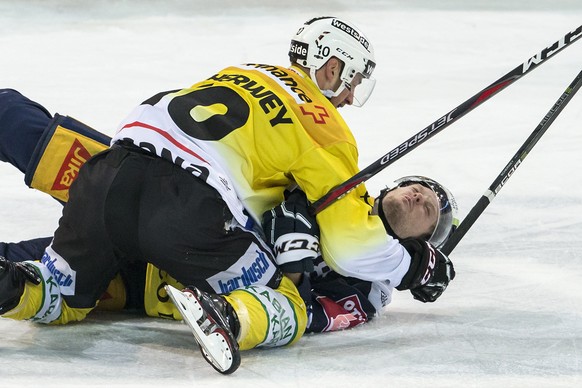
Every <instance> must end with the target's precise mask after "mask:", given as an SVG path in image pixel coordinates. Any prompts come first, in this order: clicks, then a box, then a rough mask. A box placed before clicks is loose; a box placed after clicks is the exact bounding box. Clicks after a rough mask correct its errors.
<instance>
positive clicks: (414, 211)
mask: <svg viewBox="0 0 582 388" xmlns="http://www.w3.org/2000/svg"><path fill="white" fill-rule="evenodd" d="M382 208H383V210H384V213H385V216H386V219H387V220H388V223H389V224H390V226H391V227H392V229H393V230H394V233H396V234H397V235H398V236H400V237H401V238H408V237H428V236H430V235H431V234H432V232H433V230H434V228H435V226H436V223H437V220H438V212H439V203H438V199H437V197H436V195H435V193H434V192H433V191H432V190H431V189H429V188H428V187H425V186H423V185H421V184H418V183H414V184H411V185H408V186H402V187H397V188H395V189H394V190H391V191H389V192H388V193H387V194H386V195H385V196H384V198H383V199H382Z"/></svg>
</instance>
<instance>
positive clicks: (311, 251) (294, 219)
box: [263, 189, 319, 273]
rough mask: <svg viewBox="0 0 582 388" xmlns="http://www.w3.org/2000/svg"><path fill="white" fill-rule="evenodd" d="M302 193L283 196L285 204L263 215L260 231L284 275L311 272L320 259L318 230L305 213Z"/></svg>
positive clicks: (286, 193) (306, 209)
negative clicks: (262, 231)
mask: <svg viewBox="0 0 582 388" xmlns="http://www.w3.org/2000/svg"><path fill="white" fill-rule="evenodd" d="M308 206H309V204H308V202H307V197H306V196H305V193H304V192H303V191H301V190H298V189H297V190H294V191H293V192H291V193H289V192H287V191H286V192H285V201H283V202H282V203H281V204H280V205H279V206H276V207H274V208H273V209H271V210H270V211H267V212H265V214H263V230H264V231H265V234H266V237H267V243H268V244H270V246H271V248H272V249H273V252H274V253H275V260H276V261H277V264H278V265H279V268H281V270H282V271H283V272H288V273H289V272H291V273H303V272H311V271H313V260H314V259H315V258H317V256H319V226H318V225H317V222H316V220H315V216H313V215H311V214H310V213H309V211H308Z"/></svg>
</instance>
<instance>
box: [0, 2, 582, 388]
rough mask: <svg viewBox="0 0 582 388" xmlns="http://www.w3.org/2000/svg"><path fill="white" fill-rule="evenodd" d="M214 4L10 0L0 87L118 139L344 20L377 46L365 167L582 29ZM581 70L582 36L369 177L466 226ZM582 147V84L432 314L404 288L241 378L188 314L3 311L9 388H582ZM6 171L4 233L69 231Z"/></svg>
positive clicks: (354, 113)
mask: <svg viewBox="0 0 582 388" xmlns="http://www.w3.org/2000/svg"><path fill="white" fill-rule="evenodd" d="M206 2H207V1H206V0H205V1H201V0H192V1H186V0H166V1H159V2H158V1H149V0H148V1H145V0H144V1H138V0H118V1H114V0H106V1H99V0H96V1H91V2H89V1H76V0H44V1H43V0H35V1H24V0H22V1H20V0H12V1H9V0H0V88H1V87H11V88H14V89H18V90H20V91H21V92H22V93H23V94H25V95H27V96H28V97H30V98H32V99H35V100H37V101H39V102H41V103H42V104H44V105H45V106H46V107H47V108H48V109H49V110H50V111H52V112H59V113H61V114H68V115H71V116H74V117H76V118H78V119H80V120H81V121H84V122H86V123H87V124H89V125H91V126H93V127H95V128H97V129H100V130H101V131H103V132H106V133H108V134H110V135H111V134H112V133H113V131H114V129H115V127H116V125H117V123H118V122H119V121H121V119H122V118H123V117H124V116H125V115H126V114H127V113H129V111H130V110H131V109H132V108H133V107H134V106H135V105H136V104H138V103H140V102H141V101H143V100H145V99H146V98H148V97H150V96H151V95H153V94H155V93H157V92H159V91H163V90H170V89H176V88H180V87H184V86H188V85H190V84H192V83H194V82H196V81H198V80H200V79H203V78H206V77H208V76H210V75H212V74H214V72H216V71H217V70H220V69H222V68H223V67H226V66H228V65H233V64H238V63H243V62H251V61H252V62H256V61H259V62H264V63H273V64H286V63H287V49H288V41H289V39H290V36H291V35H292V33H294V32H295V31H296V29H297V28H298V26H300V25H301V24H302V23H303V22H304V21H305V20H307V19H309V18H311V17H312V16H318V15H336V16H341V17H345V18H347V19H350V20H353V21H354V22H356V23H357V24H359V25H360V26H361V27H362V29H363V30H364V31H365V32H366V33H367V35H368V37H369V38H370V40H371V41H372V43H373V44H374V46H375V50H376V58H377V63H378V66H377V69H376V72H375V74H374V75H375V78H376V79H377V86H376V90H375V92H374V94H373V95H372V98H371V99H370V101H369V102H368V104H367V105H366V106H365V107H364V108H362V109H358V108H344V109H343V111H344V116H345V117H346V119H347V121H348V123H349V124H350V126H351V128H352V129H353V131H354V133H355V136H356V138H357V139H358V142H359V146H360V165H361V167H365V166H367V165H368V164H370V163H371V162H373V161H374V160H376V159H377V158H379V157H380V156H382V155H383V154H385V153H386V152H388V151H390V150H391V149H392V148H394V147H395V146H397V145H398V144H400V143H401V142H402V141H404V140H405V139H407V138H408V137H410V136H412V135H414V134H415V133H417V132H419V131H420V130H421V129H423V128H424V127H425V126H427V125H428V124H430V123H432V122H433V121H434V120H436V119H437V118H438V117H440V116H442V115H443V114H445V113H447V112H448V111H449V110H451V109H452V108H454V107H456V106H457V105H459V104H460V103H461V102H463V101H465V100H466V99H468V98H469V97H471V96H472V95H474V94H475V93H477V92H478V91H480V90H481V89H482V88H484V87H485V86H487V85H489V84H490V83H492V82H493V81H495V80H497V79H498V78H499V77H501V76H502V75H504V74H506V73H507V72H508V71H509V70H511V69H513V68H514V67H516V66H517V65H519V64H520V63H522V62H524V61H525V60H526V59H528V58H529V57H531V56H532V55H534V54H536V53H537V52H539V51H541V50H542V49H543V48H544V47H546V46H547V45H549V44H550V43H553V42H554V41H556V40H558V39H559V38H561V37H562V36H564V35H565V34H566V33H567V32H568V31H572V30H574V29H575V28H577V27H578V26H580V24H582V1H580V0H569V1H567V0H542V1H540V0H492V1H487V0H479V1H471V0H446V1H440V0H432V1H431V0H416V1H415V0H411V1H404V0H400V1H396V0H392V1H381V0H360V1H345V0H341V1H334V2H331V1H329V2H327V1H322V0H310V1H307V0H295V1H293V2H281V1H277V2H268V1H264V3H265V4H263V2H261V1H258V0H252V1H251V0H243V1H238V0H227V1H223V0H214V1H211V2H210V4H204V3H206ZM275 3H276V4H277V5H275ZM243 4H244V5H243ZM332 4H333V6H332ZM580 70H582V43H581V42H576V43H575V44H573V45H572V46H571V47H569V48H567V49H566V50H564V51H563V52H561V53H559V54H558V55H556V57H554V58H552V59H551V60H550V61H548V62H547V63H544V64H543V66H541V67H539V69H536V70H535V71H533V72H532V73H531V74H528V75H527V76H525V77H524V78H523V79H520V80H518V81H517V82H516V83H515V84H513V85H511V86H509V87H508V88H507V89H506V90H504V91H502V92H501V93H500V94H498V95H496V96H494V97H493V98H492V99H491V100H490V101H488V102H486V103H484V104H483V105H482V106H480V107H478V108H477V109H476V110H474V111H473V112H471V113H469V114H468V115H467V116H465V117H463V118H461V119H460V120H459V121H458V122H456V123H454V124H453V125H451V126H450V127H449V128H447V129H445V130H444V131H443V132H442V133H440V134H438V135H437V136H436V137H435V138H433V139H431V140H430V141H429V142H427V143H426V144H424V145H422V146H421V147H418V148H417V149H416V150H414V151H413V152H412V153H410V154H409V155H407V156H405V157H404V158H402V159H401V160H400V161H398V162H396V163H394V164H393V165H391V166H390V167H388V168H387V169H386V170H384V171H383V172H382V173H380V174H379V175H377V176H376V177H374V178H372V179H371V180H370V181H369V182H368V184H367V186H368V188H369V189H370V191H372V192H377V191H378V190H379V189H380V188H382V187H384V183H387V182H391V181H392V180H393V179H395V178H398V177H400V176H403V175H408V174H422V175H427V176H430V177H433V178H435V179H437V180H439V181H441V182H442V183H444V184H445V185H446V186H448V187H449V188H450V189H451V190H452V191H453V192H454V193H455V194H456V197H457V200H458V202H459V204H460V206H461V217H464V216H465V215H466V214H467V212H468V211H469V210H470V208H471V207H472V206H473V205H474V204H475V202H476V201H477V200H478V199H479V197H480V196H481V195H482V194H483V193H484V191H485V189H486V188H487V187H488V186H489V185H490V184H491V182H492V181H493V180H494V179H495V177H497V175H498V174H499V173H500V171H501V169H502V168H503V167H504V166H505V164H506V163H507V162H508V161H509V159H510V157H511V156H512V155H513V154H514V153H515V152H516V151H517V149H518V148H519V146H520V145H521V144H522V143H523V141H525V139H526V138H527V137H528V136H529V134H530V133H531V131H532V130H533V129H534V128H535V127H536V125H537V124H538V123H539V122H540V120H541V119H542V118H543V117H544V115H545V114H546V112H547V111H548V110H549V109H550V107H551V106H552V105H553V104H554V102H555V101H556V99H557V98H558V97H559V96H560V94H561V93H562V92H563V90H564V89H565V88H566V86H567V85H568V84H569V83H570V82H571V81H572V79H573V78H574V77H575V76H576V74H578V72H579V71H580ZM581 148H582V93H580V95H578V96H576V97H575V98H574V99H573V100H572V102H571V103H570V105H569V106H568V107H566V109H565V110H564V111H563V113H562V114H561V115H560V116H559V117H558V119H557V120H556V121H555V122H554V124H553V125H552V127H551V128H550V129H549V130H548V132H547V133H546V134H545V135H544V137H543V138H542V139H541V140H540V142H539V144H538V145H537V146H536V148H534V150H533V151H532V152H531V153H530V155H529V156H528V158H527V159H526V160H525V161H524V163H523V164H522V165H521V167H520V168H519V169H518V170H517V172H516V173H515V174H514V175H513V176H512V177H511V179H510V180H509V182H508V183H507V185H506V186H505V187H504V188H503V190H502V191H501V192H500V193H499V195H498V196H497V198H496V199H495V200H494V201H493V202H492V204H491V205H490V206H489V207H488V208H487V210H486V211H485V213H484V214H483V215H482V216H481V218H479V219H478V221H477V222H476V224H475V225H474V227H473V228H472V229H471V230H470V231H469V233H468V234H467V235H466V236H465V238H464V239H463V240H462V241H461V242H460V244H459V246H458V248H457V249H455V250H454V251H453V253H452V254H451V259H452V260H453V261H454V263H455V268H456V270H457V278H456V279H455V280H454V281H453V282H452V283H451V285H450V287H449V289H448V290H447V291H446V293H445V294H444V295H443V297H442V298H441V299H439V300H438V301H437V302H436V303H434V304H432V305H424V304H422V303H419V302H417V301H414V300H413V299H412V297H411V296H410V294H409V293H407V292H402V293H397V294H396V295H395V300H394V302H393V303H392V304H391V305H390V306H389V307H388V308H387V309H386V311H385V312H384V315H383V316H382V317H381V318H378V319H375V320H374V321H373V322H372V323H370V324H367V325H365V326H363V327H360V328H356V329H354V330H350V331H345V332H337V333H331V334H325V335H322V334H320V335H307V336H305V337H304V338H302V339H301V340H300V341H299V342H298V343H297V344H296V345H294V346H292V347H290V348H281V349H276V350H253V351H247V352H244V353H243V355H242V357H243V359H242V365H241V367H240V369H239V370H238V371H237V372H236V373H234V374H233V375H231V376H222V375H219V374H218V373H216V372H215V371H214V370H213V369H212V368H211V367H210V366H209V365H207V364H206V362H204V361H203V359H202V357H201V355H200V354H199V352H198V349H197V346H196V345H195V344H194V340H193V338H192V337H191V335H190V333H189V331H188V329H187V327H186V326H185V325H183V324H182V323H179V322H168V321H161V320H155V319H145V318H141V317H136V316H132V315H128V314H124V315H111V314H99V313H97V314H92V315H90V317H89V318H88V319H87V320H86V321H84V322H81V323H78V324H72V325H68V326H64V327H47V326H37V325H34V324H30V323H24V322H13V321H10V320H7V319H0V338H1V339H0V387H77V386H84V387H113V386H118V387H130V386H131V387H133V386H136V387H137V386H139V387H162V386H167V387H214V386H217V387H222V386H225V387H226V386H233V387H253V388H262V387H269V388H270V387H281V388H284V387H285V388H286V387H301V388H307V387H318V388H324V387H364V388H368V387H398V388H407V387H421V386H426V387H431V388H432V387H503V388H505V387H530V388H534V387H564V388H565V387H568V388H569V387H580V386H582V215H581V214H582V173H581V172H580V164H581V162H582V156H580V155H581V154H582V153H581V151H580V149H581ZM0 174H1V176H2V183H1V185H0V220H1V222H0V239H1V240H3V241H19V240H22V239H28V238H33V237H38V236H48V235H51V234H52V231H53V230H54V229H55V227H56V224H57V221H58V218H59V215H60V210H61V209H60V206H59V205H58V204H57V203H55V201H53V200H51V199H49V198H48V197H47V196H46V195H42V194H40V193H38V192H35V191H33V190H30V189H27V188H25V186H24V184H23V177H22V176H21V175H20V174H19V173H18V172H17V171H16V170H15V169H14V168H12V167H11V166H8V165H5V164H2V165H0Z"/></svg>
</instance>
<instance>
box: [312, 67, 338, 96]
mask: <svg viewBox="0 0 582 388" xmlns="http://www.w3.org/2000/svg"><path fill="white" fill-rule="evenodd" d="M316 71H317V70H315V68H313V67H312V68H311V69H310V70H309V76H310V77H311V80H312V81H313V82H314V83H315V85H317V88H318V89H319V90H320V91H321V93H322V94H323V95H324V96H325V97H327V98H332V97H337V96H339V95H340V93H341V92H343V91H344V89H345V88H346V86H345V84H344V83H343V82H342V83H341V84H340V86H339V87H338V88H337V90H336V91H335V92H334V91H333V90H331V89H322V88H321V87H320V86H319V83H318V82H317V77H316V76H315V73H316Z"/></svg>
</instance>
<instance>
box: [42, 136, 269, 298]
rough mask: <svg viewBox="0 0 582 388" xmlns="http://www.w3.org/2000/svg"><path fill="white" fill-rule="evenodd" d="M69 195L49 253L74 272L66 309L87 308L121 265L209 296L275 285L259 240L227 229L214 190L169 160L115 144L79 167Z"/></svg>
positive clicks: (226, 214)
mask: <svg viewBox="0 0 582 388" xmlns="http://www.w3.org/2000/svg"><path fill="white" fill-rule="evenodd" d="M69 195H70V196H69V202H68V203H67V204H66V206H65V207H64V210H63V216H62V218H61V220H60V221H59V227H58V229H57V231H56V232H55V235H54V240H53V244H52V249H53V250H54V251H55V252H56V253H57V254H58V255H60V256H61V257H62V259H64V260H65V261H66V263H67V264H68V265H69V266H70V267H71V269H72V270H73V271H75V274H76V280H75V292H74V295H65V296H64V297H65V300H66V301H67V304H68V305H69V306H71V307H78V308H83V307H92V306H93V305H94V304H95V301H96V300H98V299H99V298H100V297H101V295H102V294H103V292H104V291H105V290H106V288H107V286H108V284H109V282H110V281H111V279H113V277H114V276H115V274H116V273H117V272H119V271H120V269H121V268H123V267H124V266H127V265H128V264H131V263H139V262H146V261H147V262H150V263H152V264H153V265H155V266H156V267H158V268H159V269H162V270H164V271H167V272H168V273H169V274H170V275H171V276H172V277H174V278H175V279H176V280H178V281H179V282H180V283H182V284H185V285H194V286H196V287H199V288H201V289H203V290H206V291H209V292H220V291H221V289H220V287H223V284H227V283H228V282H231V283H232V282H233V281H234V282H235V283H237V282H238V283H240V284H238V283H237V285H245V284H243V283H245V280H246V281H247V282H249V279H251V283H259V284H265V285H268V286H271V287H277V286H278V281H279V278H280V273H279V271H278V270H277V269H276V267H275V264H274V259H273V256H272V253H271V252H270V250H269V249H268V247H266V246H265V244H264V242H262V240H261V239H260V238H258V236H257V235H256V234H255V233H253V232H250V231H248V230H245V229H243V228H241V227H240V226H236V227H233V226H232V225H233V216H232V214H231V212H230V211H229V209H228V207H227V205H226V204H225V202H224V201H223V200H222V198H221V197H220V195H219V194H218V192H217V191H216V190H214V189H213V188H212V187H210V186H209V185H207V184H206V183H204V182H203V181H201V180H199V179H197V178H195V177H193V176H192V175H191V174H190V173H188V172H187V171H185V170H184V169H182V168H180V167H179V166H176V165H174V164H173V163H171V162H169V161H166V160H164V159H161V158H159V157H156V156H150V155H146V154H144V153H143V152H141V151H136V150H128V149H126V148H124V147H121V146H114V147H112V148H111V149H110V150H108V151H105V152H103V153H101V154H98V155H96V156H95V157H93V158H92V159H90V160H89V161H88V162H87V163H86V164H85V165H84V166H83V168H81V170H80V172H79V176H78V178H77V180H76V181H75V182H74V183H73V185H72V186H71V189H70V192H69ZM255 259H256V261H257V262H259V261H260V263H259V264H260V271H259V270H256V268H255V271H254V272H252V273H251V272H250V266H251V265H252V264H253V260H255ZM256 267H257V268H258V266H256ZM241 271H242V272H241ZM233 279H234V280H233ZM218 284H220V287H219V286H218ZM224 290H226V288H224V289H223V290H222V291H224Z"/></svg>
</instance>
